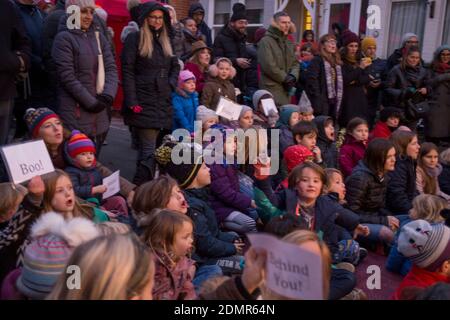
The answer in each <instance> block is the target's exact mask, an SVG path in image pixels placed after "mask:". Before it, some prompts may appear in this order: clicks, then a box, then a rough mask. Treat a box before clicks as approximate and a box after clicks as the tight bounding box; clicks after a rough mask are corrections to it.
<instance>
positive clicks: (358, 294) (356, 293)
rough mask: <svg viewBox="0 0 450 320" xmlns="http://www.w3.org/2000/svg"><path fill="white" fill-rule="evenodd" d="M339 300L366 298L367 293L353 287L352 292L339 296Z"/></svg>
mask: <svg viewBox="0 0 450 320" xmlns="http://www.w3.org/2000/svg"><path fill="white" fill-rule="evenodd" d="M340 300H368V298H367V294H366V293H365V292H364V291H362V290H361V289H358V288H354V289H353V290H352V292H350V293H349V294H348V295H346V296H345V297H343V298H341V299H340Z"/></svg>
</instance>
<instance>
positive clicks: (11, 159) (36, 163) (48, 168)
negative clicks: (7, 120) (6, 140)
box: [2, 140, 55, 184]
mask: <svg viewBox="0 0 450 320" xmlns="http://www.w3.org/2000/svg"><path fill="white" fill-rule="evenodd" d="M2 156H3V159H4V160H5V164H6V168H7V170H8V174H9V177H10V180H11V181H12V182H13V183H15V184H18V183H22V182H24V181H28V180H30V179H31V178H33V177H35V176H40V175H43V174H46V173H50V172H53V171H55V167H53V163H52V160H51V159H50V155H49V153H48V150H47V147H46V146H45V143H44V141H43V140H36V141H30V142H25V143H21V144H14V145H8V146H4V147H2Z"/></svg>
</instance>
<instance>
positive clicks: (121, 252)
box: [48, 234, 155, 300]
mask: <svg viewBox="0 0 450 320" xmlns="http://www.w3.org/2000/svg"><path fill="white" fill-rule="evenodd" d="M73 265H75V266H78V267H79V268H80V270H82V274H81V275H82V276H81V277H80V289H76V290H74V289H70V288H69V287H68V286H67V283H70V280H69V277H72V275H73V273H70V272H69V273H67V272H63V273H62V275H61V276H60V277H59V279H58V282H57V283H56V285H55V287H54V288H53V291H52V292H51V294H50V295H49V297H48V300H152V289H153V277H154V274H155V266H154V263H153V258H152V254H151V253H150V251H149V250H148V248H147V247H146V246H145V245H144V244H142V243H141V242H140V241H139V239H138V238H137V237H136V236H134V235H131V234H129V235H120V234H112V235H108V236H101V237H98V238H95V239H93V240H91V241H89V242H86V243H83V244H82V245H80V246H78V247H77V248H76V249H75V251H74V252H73V253H72V256H71V257H70V259H69V261H68V262H67V266H73Z"/></svg>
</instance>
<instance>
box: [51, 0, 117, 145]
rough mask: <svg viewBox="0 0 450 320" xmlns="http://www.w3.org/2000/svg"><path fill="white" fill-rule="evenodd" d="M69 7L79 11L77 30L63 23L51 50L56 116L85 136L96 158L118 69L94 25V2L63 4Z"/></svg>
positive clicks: (72, 0)
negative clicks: (56, 99)
mask: <svg viewBox="0 0 450 320" xmlns="http://www.w3.org/2000/svg"><path fill="white" fill-rule="evenodd" d="M71 5H77V6H79V7H80V12H81V17H80V29H77V28H74V29H68V27H67V23H66V21H64V19H62V20H61V25H60V27H61V29H60V30H61V31H60V32H59V33H58V35H57V36H56V38H55V42H54V44H53V50H52V57H53V60H54V61H55V64H56V71H57V74H58V82H59V90H58V113H59V115H60V117H61V120H62V121H63V122H64V126H65V127H66V128H67V129H69V130H71V131H72V130H74V129H77V130H80V131H82V132H83V133H85V134H86V135H88V136H89V138H90V139H91V140H92V141H94V142H95V145H96V147H97V153H98V154H99V153H100V149H101V146H102V144H103V141H104V140H105V138H106V135H107V133H108V129H109V124H110V122H111V118H110V112H111V106H112V103H113V100H114V97H115V96H116V92H117V85H118V76H117V68H116V64H115V61H114V57H113V55H112V52H111V48H110V46H109V43H108V40H107V39H106V38H105V36H104V35H103V34H102V33H101V32H100V31H98V26H97V25H96V23H95V21H94V10H95V2H94V1H93V0H66V8H68V7H69V6H71ZM67 19H69V16H68V17H67ZM102 66H103V67H102Z"/></svg>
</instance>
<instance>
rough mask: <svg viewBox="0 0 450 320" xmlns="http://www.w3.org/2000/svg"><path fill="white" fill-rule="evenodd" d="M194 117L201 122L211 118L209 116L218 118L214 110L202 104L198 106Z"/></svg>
mask: <svg viewBox="0 0 450 320" xmlns="http://www.w3.org/2000/svg"><path fill="white" fill-rule="evenodd" d="M196 118H197V120H199V121H201V122H202V123H204V122H205V121H207V120H208V119H211V118H217V119H219V117H218V116H217V114H216V113H215V112H214V110H211V109H209V108H207V107H205V106H203V105H200V106H198V108H197V117H196Z"/></svg>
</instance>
